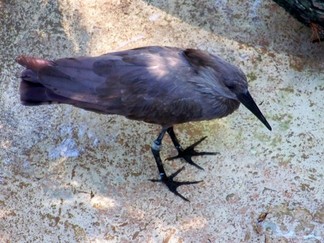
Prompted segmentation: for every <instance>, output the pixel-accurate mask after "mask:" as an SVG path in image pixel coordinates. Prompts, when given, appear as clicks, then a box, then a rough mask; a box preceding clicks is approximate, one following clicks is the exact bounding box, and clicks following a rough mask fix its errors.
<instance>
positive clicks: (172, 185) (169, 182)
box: [151, 128, 201, 201]
mask: <svg viewBox="0 0 324 243" xmlns="http://www.w3.org/2000/svg"><path fill="white" fill-rule="evenodd" d="M166 131H167V129H165V128H163V129H162V131H161V133H160V134H159V136H158V138H157V139H156V140H155V141H154V142H153V144H152V146H151V150H152V153H153V155H154V159H155V162H156V165H157V167H158V170H159V173H160V179H159V180H156V179H152V180H151V181H152V182H162V183H164V184H165V185H166V186H167V187H168V188H169V190H170V191H171V192H173V193H174V194H175V195H177V196H179V197H181V198H182V199H183V200H185V201H189V200H188V199H187V198H185V197H184V196H182V195H181V194H180V193H179V192H178V191H177V188H178V187H179V186H182V185H189V184H196V183H199V182H201V181H174V180H173V179H174V178H175V177H176V176H177V175H178V174H179V173H180V172H181V171H182V170H183V169H184V167H182V168H181V169H179V170H177V171H176V172H174V173H173V174H171V175H170V176H167V175H166V173H165V170H164V167H163V164H162V160H161V157H160V148H161V144H162V139H163V137H164V134H165V132H166Z"/></svg>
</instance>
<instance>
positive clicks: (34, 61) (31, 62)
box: [16, 55, 53, 72]
mask: <svg viewBox="0 0 324 243" xmlns="http://www.w3.org/2000/svg"><path fill="white" fill-rule="evenodd" d="M16 62H18V63H19V64H20V65H21V66H24V67H25V68H27V69H31V70H33V71H35V72H38V71H39V70H41V69H42V68H45V67H49V66H52V65H53V62H52V61H48V60H45V59H40V58H34V57H28V56H23V55H22V56H19V57H17V58H16Z"/></svg>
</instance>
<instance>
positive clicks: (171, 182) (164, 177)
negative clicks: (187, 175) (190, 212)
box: [150, 167, 202, 202]
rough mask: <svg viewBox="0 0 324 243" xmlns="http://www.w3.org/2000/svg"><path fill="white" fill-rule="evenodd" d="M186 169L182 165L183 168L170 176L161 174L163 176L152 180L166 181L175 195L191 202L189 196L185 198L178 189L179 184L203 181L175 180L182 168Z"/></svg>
mask: <svg viewBox="0 0 324 243" xmlns="http://www.w3.org/2000/svg"><path fill="white" fill-rule="evenodd" d="M183 169H184V167H182V168H181V169H179V170H177V171H176V172H174V173H173V174H171V175H170V176H167V175H165V174H161V178H160V179H159V180H156V179H151V180H150V181H152V182H162V183H164V184H165V185H166V186H167V187H168V188H169V190H170V191H171V192H173V193H174V194H175V195H177V196H179V197H181V198H182V199H183V200H185V201H187V202H189V200H188V199H187V198H185V197H184V196H182V195H181V194H180V193H179V192H178V191H177V188H178V187H179V186H182V185H190V184H197V183H199V182H202V181H174V180H173V179H174V177H176V176H177V175H178V174H179V173H180V172H181V171H182V170H183Z"/></svg>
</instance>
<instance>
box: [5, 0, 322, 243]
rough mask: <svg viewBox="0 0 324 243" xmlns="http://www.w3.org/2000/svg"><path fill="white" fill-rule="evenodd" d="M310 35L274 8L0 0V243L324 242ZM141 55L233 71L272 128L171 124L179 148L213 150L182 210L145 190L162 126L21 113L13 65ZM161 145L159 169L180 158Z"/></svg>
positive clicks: (318, 49)
mask: <svg viewBox="0 0 324 243" xmlns="http://www.w3.org/2000/svg"><path fill="white" fill-rule="evenodd" d="M242 2H244V3H242ZM311 35H312V34H311V31H310V29H308V28H307V27H305V26H303V25H301V24H300V23H298V22H297V21H296V20H295V19H293V18H292V17H290V16H289V15H288V14H286V13H285V11H284V10H283V9H281V8H280V7H278V6H277V5H276V4H275V3H273V2H272V1H270V0H264V1H239V0H233V1H226V0H214V1H207V0H203V1H181V0H176V1H169V2H168V1H156V0H152V1H148V0H146V1H145V0H134V1H130V0H110V1H107V0H106V1H104V0H84V1H77V0H61V1H58V0H51V1H49V0H43V1H40V0H26V1H15V0H1V1H0V36H1V40H0V60H1V65H0V72H1V76H0V78H1V79H0V133H1V137H0V242H324V179H323V174H324V164H323V155H324V154H323V147H324V122H323V114H324V99H323V97H324V96H323V94H324V73H323V70H324V43H320V44H312V43H311V42H310V40H311ZM145 45H168V46H178V47H194V48H201V49H203V50H207V51H209V52H212V53H214V54H217V55H220V56H222V57H224V58H225V59H226V60H228V61H230V62H232V63H233V64H235V65H237V66H239V67H240V68H241V69H242V70H243V71H244V72H245V73H246V75H247V77H248V79H249V85H250V92H251V93H252V95H253V96H254V98H255V100H256V101H257V103H258V104H260V108H261V110H262V111H263V113H264V114H265V116H266V117H267V119H268V121H269V122H270V123H271V125H272V127H273V131H272V132H269V131H268V130H267V129H266V128H265V127H264V126H263V125H262V124H261V123H260V122H259V121H258V120H257V119H256V118H255V117H254V116H253V115H252V114H251V113H250V112H249V111H248V110H247V109H246V108H245V107H240V109H239V110H238V111H237V112H235V114H233V115H231V116H229V117H226V118H224V119H221V120H214V121H209V122H199V123H191V124H184V125H179V126H177V127H176V128H175V131H176V132H177V133H178V134H179V139H180V140H181V141H182V143H183V145H184V146H186V145H189V144H191V143H192V142H194V141H196V140H198V139H199V138H200V137H202V136H205V135H208V139H207V140H206V141H205V142H204V143H202V144H201V145H200V147H199V148H200V149H201V150H205V151H218V152H220V154H219V155H217V156H209V157H200V158H196V160H195V161H196V162H197V163H198V164H199V165H201V166H202V167H203V168H204V169H205V170H204V171H199V170H197V169H196V168H194V167H192V166H189V165H185V166H186V169H185V171H183V172H182V173H181V174H180V175H179V176H178V179H179V180H203V182H202V183H200V184H197V185H192V186H184V187H181V188H180V192H181V193H182V194H183V195H184V196H186V197H187V198H189V200H190V201H191V202H190V203H187V202H184V201H183V200H181V199H180V198H179V197H175V196H174V195H173V194H172V193H170V192H169V191H168V190H167V188H166V187H164V186H163V185H161V184H158V183H151V182H149V181H148V179H151V178H157V177H158V173H157V169H156V165H155V162H154V160H153V156H152V154H151V151H150V144H151V143H152V141H153V140H154V139H155V138H156V136H157V134H158V132H159V129H160V128H159V127H158V126H154V125H149V124H145V123H142V122H135V121H131V120H127V119H125V118H123V117H118V116H104V115H98V114H95V113H91V112H87V111H83V110H80V109H77V108H73V107H71V106H64V105H61V106H42V107H24V106H22V105H21V104H20V102H19V95H18V93H19V92H18V87H19V81H18V80H19V78H18V76H19V72H20V71H21V70H22V68H21V67H19V66H18V65H17V64H16V63H15V61H14V59H15V57H16V56H18V55H20V54H29V55H33V56H40V57H44V58H49V59H55V58H59V57H66V56H80V55H99V54H103V53H106V52H109V51H112V50H121V49H128V48H132V47H139V46H145ZM163 145H164V146H163V151H162V156H163V158H166V157H167V156H169V155H175V154H176V153H175V152H176V151H175V150H174V148H173V146H172V143H171V141H170V139H169V138H168V137H167V136H166V138H165V140H164V144H163ZM183 165H184V163H183V161H171V162H170V161H166V162H165V168H166V170H167V172H168V173H172V172H174V171H175V170H176V169H178V168H180V167H182V166H183ZM266 212H267V213H268V215H267V217H266V218H265V219H264V221H263V222H260V223H258V222H257V221H258V218H259V216H260V214H262V213H266Z"/></svg>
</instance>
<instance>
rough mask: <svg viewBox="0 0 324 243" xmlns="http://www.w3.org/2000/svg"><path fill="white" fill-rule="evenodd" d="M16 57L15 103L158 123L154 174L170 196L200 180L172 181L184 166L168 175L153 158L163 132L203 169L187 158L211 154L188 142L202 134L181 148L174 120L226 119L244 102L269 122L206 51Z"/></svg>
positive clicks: (233, 70) (238, 80) (238, 78)
mask: <svg viewBox="0 0 324 243" xmlns="http://www.w3.org/2000/svg"><path fill="white" fill-rule="evenodd" d="M16 61H17V63H18V64H20V65H21V66H23V67H25V69H24V70H23V71H22V72H21V75H20V79H21V80H20V88H19V93H20V101H21V104H22V105H26V106H38V105H44V104H45V105H46V104H47V105H50V104H68V105H72V106H75V107H78V108H82V109H85V110H88V111H93V112H97V113H100V114H117V115H121V116H124V117H126V118H128V119H132V120H138V121H144V122H147V123H152V124H157V125H160V126H161V131H160V133H159V134H158V137H157V138H156V139H155V140H154V141H153V143H152V145H151V151H152V154H153V156H154V159H155V162H156V165H157V168H158V172H159V179H151V180H150V181H152V182H162V183H163V184H165V185H166V186H167V188H168V189H169V190H170V191H171V192H172V193H174V194H175V195H176V196H179V197H181V198H182V199H183V200H185V201H189V200H188V199H187V198H186V197H184V196H183V195H182V194H180V193H179V192H178V187H179V186H182V185H189V184H196V183H199V182H201V181H177V180H175V177H176V176H177V175H178V174H179V173H180V172H181V171H182V170H183V169H184V167H182V168H180V169H178V170H177V171H175V172H174V173H172V174H170V175H168V174H167V173H166V171H165V169H164V166H163V162H162V159H161V156H160V150H161V145H162V140H163V137H164V135H165V134H166V133H168V135H169V136H170V138H171V140H172V143H173V145H174V147H175V149H176V150H177V152H178V155H177V156H174V157H170V158H168V160H171V159H178V158H182V159H184V160H185V162H187V163H189V164H191V165H193V166H195V167H197V168H198V169H202V167H200V166H199V165H197V164H196V163H195V162H194V161H193V160H192V157H193V156H201V155H214V154H216V153H215V152H198V151H196V150H195V147H196V146H197V145H198V144H200V143H201V142H202V141H203V140H205V139H206V137H203V138H201V139H200V140H199V141H197V142H195V143H194V144H192V145H191V146H189V147H187V148H183V147H182V146H181V144H180V142H179V140H178V138H177V136H176V134H175V132H174V129H173V127H174V126H175V125H178V124H182V123H187V122H195V121H203V120H211V119H217V118H222V117H225V116H227V115H229V114H231V113H233V112H234V111H235V110H237V109H238V107H239V105H240V104H243V105H244V106H245V107H246V108H247V109H248V110H250V111H251V112H252V113H253V114H254V115H255V116H256V117H257V118H258V119H259V120H260V121H261V122H262V123H263V124H264V125H265V126H266V127H267V128H268V129H269V130H271V126H270V124H269V123H268V121H267V120H266V118H265V117H264V116H263V114H262V113H261V111H260V109H259V108H258V106H257V105H256V103H255V101H254V99H253V98H252V96H251V94H250V93H249V90H248V83H247V78H246V76H245V74H244V73H243V71H242V70H241V69H240V68H238V67H236V66H234V65H232V64H230V63H228V62H227V61H225V60H223V59H222V58H221V57H218V56H217V55H214V54H211V53H209V52H206V51H203V50H200V49H192V48H178V47H169V46H144V47H138V48H134V49H129V50H121V51H115V52H110V53H107V54H104V55H100V56H95V57H91V56H80V57H69V58H61V59H57V60H46V59H42V58H35V57H31V56H26V55H21V56H19V57H17V58H16Z"/></svg>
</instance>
